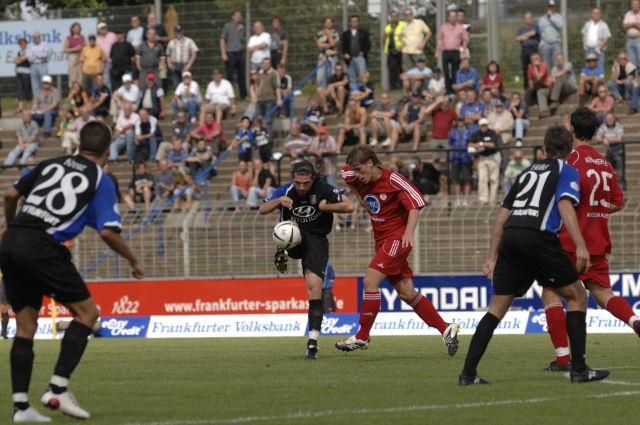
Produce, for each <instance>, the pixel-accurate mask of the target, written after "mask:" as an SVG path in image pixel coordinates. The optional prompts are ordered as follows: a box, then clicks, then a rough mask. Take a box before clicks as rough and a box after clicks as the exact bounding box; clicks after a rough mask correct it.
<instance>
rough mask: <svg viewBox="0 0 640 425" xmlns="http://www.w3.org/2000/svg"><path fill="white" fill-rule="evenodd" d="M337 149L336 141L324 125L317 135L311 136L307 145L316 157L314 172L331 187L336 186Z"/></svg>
mask: <svg viewBox="0 0 640 425" xmlns="http://www.w3.org/2000/svg"><path fill="white" fill-rule="evenodd" d="M337 149H338V142H336V139H335V138H334V137H333V136H331V135H330V134H329V129H328V128H327V127H324V126H322V127H320V129H319V130H318V135H317V136H315V137H314V138H313V140H312V141H311V145H310V146H309V153H310V154H311V155H313V156H315V157H316V172H317V173H318V175H319V176H322V177H324V179H325V181H326V182H327V183H329V184H330V185H331V186H333V187H338V186H337V184H338V182H337V180H336V171H337V166H338V156H337V155H336V151H337Z"/></svg>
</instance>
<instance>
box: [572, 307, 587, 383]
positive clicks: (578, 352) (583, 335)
mask: <svg viewBox="0 0 640 425" xmlns="http://www.w3.org/2000/svg"><path fill="white" fill-rule="evenodd" d="M586 319H587V313H585V312H584V311H568V312H567V333H568V334H569V341H570V344H571V369H572V370H573V371H574V372H578V373H581V372H584V371H585V370H586V369H587V365H586V364H585V351H586V346H587V322H586Z"/></svg>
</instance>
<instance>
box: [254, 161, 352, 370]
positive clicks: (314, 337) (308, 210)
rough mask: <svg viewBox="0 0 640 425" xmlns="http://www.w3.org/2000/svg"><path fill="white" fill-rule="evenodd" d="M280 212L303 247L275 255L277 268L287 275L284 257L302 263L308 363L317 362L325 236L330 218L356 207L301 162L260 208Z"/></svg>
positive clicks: (326, 258) (326, 251)
mask: <svg viewBox="0 0 640 425" xmlns="http://www.w3.org/2000/svg"><path fill="white" fill-rule="evenodd" d="M276 209H280V211H281V214H280V218H281V220H294V221H296V222H297V223H298V225H299V226H300V233H301V235H302V243H301V244H300V245H298V246H296V247H295V248H293V249H290V250H289V251H288V252H286V253H285V252H284V250H281V251H278V252H277V253H276V266H277V267H278V270H280V271H281V272H284V271H286V260H287V254H288V255H289V257H291V258H295V259H301V260H302V270H303V273H304V278H305V280H306V282H307V293H308V295H309V340H308V341H307V359H309V360H316V359H317V358H318V337H319V336H320V326H321V325H322V312H323V310H322V282H323V280H324V273H325V270H326V268H327V262H328V261H329V241H328V240H327V235H328V234H329V232H331V228H332V227H333V214H334V213H337V214H344V213H351V212H354V211H355V206H354V205H353V203H352V202H351V200H349V198H347V197H343V196H342V194H341V193H340V191H339V190H338V189H336V188H335V187H333V186H331V185H330V184H328V183H326V182H325V181H324V180H322V179H320V178H318V177H316V174H315V170H314V168H313V165H311V163H309V162H307V161H301V162H298V163H296V164H294V165H293V170H292V172H291V181H290V182H288V183H286V184H284V185H282V186H280V187H279V188H278V189H276V190H275V191H274V192H273V193H272V194H271V195H270V196H269V197H268V198H267V199H266V200H265V202H264V204H262V205H261V206H260V214H268V213H270V212H272V211H275V210H276Z"/></svg>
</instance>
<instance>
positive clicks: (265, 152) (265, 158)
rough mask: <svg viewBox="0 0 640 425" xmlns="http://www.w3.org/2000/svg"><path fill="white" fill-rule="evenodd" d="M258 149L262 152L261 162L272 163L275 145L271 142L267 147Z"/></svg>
mask: <svg viewBox="0 0 640 425" xmlns="http://www.w3.org/2000/svg"><path fill="white" fill-rule="evenodd" d="M258 149H259V152H260V161H262V162H263V163H265V162H269V161H271V155H272V152H271V151H272V150H273V144H272V143H271V142H269V143H268V144H266V145H263V146H260V147H259V148H258Z"/></svg>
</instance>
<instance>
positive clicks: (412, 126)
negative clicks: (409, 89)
mask: <svg viewBox="0 0 640 425" xmlns="http://www.w3.org/2000/svg"><path fill="white" fill-rule="evenodd" d="M425 115H426V114H425V113H424V108H423V105H422V102H421V99H420V93H418V92H415V93H413V94H412V95H411V102H408V103H407V104H406V105H404V107H403V108H402V109H401V110H400V129H401V135H400V137H399V139H407V138H411V142H412V143H411V150H413V151H417V150H418V147H419V146H420V138H421V137H422V124H423V123H424V120H425ZM393 150H395V146H393Z"/></svg>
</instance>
